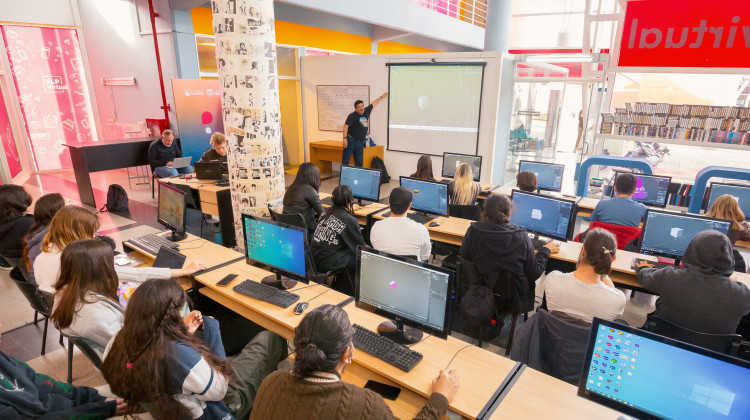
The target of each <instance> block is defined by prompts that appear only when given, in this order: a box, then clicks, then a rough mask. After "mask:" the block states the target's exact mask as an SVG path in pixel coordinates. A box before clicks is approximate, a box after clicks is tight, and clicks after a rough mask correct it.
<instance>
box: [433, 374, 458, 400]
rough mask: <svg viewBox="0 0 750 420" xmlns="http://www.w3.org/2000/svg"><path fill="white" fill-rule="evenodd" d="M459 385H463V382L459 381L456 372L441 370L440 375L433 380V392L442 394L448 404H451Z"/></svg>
mask: <svg viewBox="0 0 750 420" xmlns="http://www.w3.org/2000/svg"><path fill="white" fill-rule="evenodd" d="M459 385H461V381H460V380H459V379H458V373H456V371H455V370H450V371H448V372H446V371H445V370H442V369H441V370H440V375H438V377H437V378H435V379H433V380H432V392H435V393H438V394H441V395H442V396H444V397H445V398H446V399H447V400H448V402H451V401H453V398H455V397H456V393H457V392H458V386H459Z"/></svg>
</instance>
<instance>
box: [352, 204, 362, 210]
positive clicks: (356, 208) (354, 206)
mask: <svg viewBox="0 0 750 420" xmlns="http://www.w3.org/2000/svg"><path fill="white" fill-rule="evenodd" d="M360 208H361V207H359V204H352V209H353V210H354V211H357V210H359V209H360Z"/></svg>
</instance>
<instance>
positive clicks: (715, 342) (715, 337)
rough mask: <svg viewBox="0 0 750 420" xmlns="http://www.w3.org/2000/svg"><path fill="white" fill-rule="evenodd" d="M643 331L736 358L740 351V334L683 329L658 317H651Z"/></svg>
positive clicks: (647, 319) (648, 318)
mask: <svg viewBox="0 0 750 420" xmlns="http://www.w3.org/2000/svg"><path fill="white" fill-rule="evenodd" d="M643 329H644V330H646V331H649V332H652V333H654V334H659V335H663V336H664V337H668V338H671V339H674V340H679V341H684V342H686V343H688V344H692V345H695V346H698V347H703V348H704V349H708V350H713V351H715V352H718V353H723V354H727V355H729V356H736V355H737V352H738V351H739V349H740V340H741V339H742V336H741V335H739V334H706V333H702V332H698V331H693V330H691V329H688V328H685V327H681V326H679V325H677V324H675V323H672V322H670V321H667V320H666V319H664V318H660V317H658V316H656V315H649V316H648V317H647V318H646V324H645V325H643Z"/></svg>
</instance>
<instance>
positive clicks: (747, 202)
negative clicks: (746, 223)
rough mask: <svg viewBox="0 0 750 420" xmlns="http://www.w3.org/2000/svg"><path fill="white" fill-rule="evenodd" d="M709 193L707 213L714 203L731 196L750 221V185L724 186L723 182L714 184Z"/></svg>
mask: <svg viewBox="0 0 750 420" xmlns="http://www.w3.org/2000/svg"><path fill="white" fill-rule="evenodd" d="M709 188H710V191H709V193H708V202H707V204H706V208H705V210H706V211H709V210H711V206H713V205H714V201H716V199H717V198H719V197H721V196H722V195H724V194H729V195H731V196H732V197H734V199H735V200H737V203H738V204H739V205H740V210H742V212H743V213H745V220H750V185H735V184H724V183H721V182H712V183H711V187H709Z"/></svg>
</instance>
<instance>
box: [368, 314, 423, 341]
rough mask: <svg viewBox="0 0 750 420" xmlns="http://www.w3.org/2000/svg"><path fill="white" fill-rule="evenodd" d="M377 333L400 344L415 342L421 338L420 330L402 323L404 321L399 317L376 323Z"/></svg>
mask: <svg viewBox="0 0 750 420" xmlns="http://www.w3.org/2000/svg"><path fill="white" fill-rule="evenodd" d="M378 334H380V335H382V336H383V337H387V338H390V339H391V340H393V341H395V342H396V343H398V344H402V345H407V344H416V343H418V342H419V341H420V340H421V339H422V331H420V330H418V329H416V328H412V327H409V326H406V325H404V322H403V321H402V320H400V319H399V318H396V319H395V321H385V322H383V323H381V324H380V325H378Z"/></svg>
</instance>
